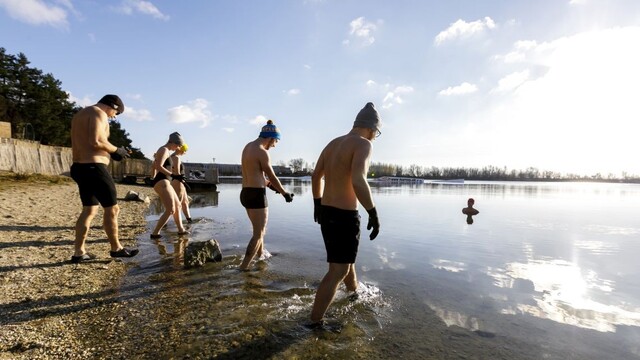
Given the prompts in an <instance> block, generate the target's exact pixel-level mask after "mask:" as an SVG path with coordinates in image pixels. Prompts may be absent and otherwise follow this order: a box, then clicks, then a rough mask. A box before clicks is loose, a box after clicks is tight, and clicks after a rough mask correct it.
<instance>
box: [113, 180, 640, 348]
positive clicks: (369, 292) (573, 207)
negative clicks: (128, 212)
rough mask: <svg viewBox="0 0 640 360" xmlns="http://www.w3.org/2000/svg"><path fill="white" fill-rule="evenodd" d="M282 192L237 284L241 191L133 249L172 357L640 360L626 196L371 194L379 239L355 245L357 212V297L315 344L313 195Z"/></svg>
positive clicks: (632, 192)
mask: <svg viewBox="0 0 640 360" xmlns="http://www.w3.org/2000/svg"><path fill="white" fill-rule="evenodd" d="M285 185H286V187H287V188H289V189H292V190H293V192H294V193H295V197H294V201H293V202H292V203H291V204H287V203H285V201H284V199H283V198H282V197H281V196H280V195H276V194H274V193H272V192H269V194H268V197H269V224H268V230H267V235H266V238H265V248H266V249H267V250H268V251H269V252H270V253H271V254H272V255H273V256H272V257H270V258H268V259H265V260H263V261H259V262H258V263H257V264H256V267H255V269H254V271H251V272H248V273H240V272H237V271H236V267H237V265H238V264H239V263H240V261H241V257H242V256H243V254H244V251H245V248H246V245H247V242H248V240H249V238H250V237H251V233H250V223H249V220H248V219H247V217H246V213H245V210H244V209H243V208H242V206H241V205H240V203H239V193H240V185H239V184H221V185H220V186H219V187H218V193H207V194H201V193H200V194H192V196H193V197H194V205H193V206H192V209H191V212H192V217H193V218H195V219H197V222H196V223H195V224H193V225H192V227H191V231H192V234H191V235H190V238H189V239H183V240H179V238H178V237H177V235H175V232H176V230H175V225H174V224H173V222H172V221H170V223H169V225H168V227H167V229H166V232H165V233H164V235H165V236H164V237H163V239H161V240H159V241H155V242H154V241H151V240H149V239H148V235H145V236H144V237H143V238H141V239H139V242H140V247H141V250H142V251H141V255H142V256H141V257H140V259H138V262H139V263H138V266H137V267H136V268H134V269H133V270H132V271H131V273H130V275H129V276H128V278H127V280H126V281H125V283H128V284H130V285H135V286H137V287H139V288H143V289H146V290H145V291H148V292H149V294H152V295H150V296H155V297H157V298H159V299H160V301H161V302H162V301H166V302H167V303H171V304H173V305H167V306H168V307H171V306H174V307H175V306H176V304H177V305H178V306H179V308H180V310H179V311H177V310H176V311H173V312H172V313H171V314H172V315H171V317H172V319H169V320H166V321H165V320H157V319H156V320H155V321H156V322H158V323H160V325H157V327H158V328H160V329H162V328H163V326H164V329H165V330H167V331H169V330H172V331H174V332H177V333H178V334H179V335H177V336H178V337H179V338H180V345H179V346H177V347H175V348H174V350H172V351H173V353H172V356H176V357H180V356H183V355H184V354H192V355H193V354H204V355H209V356H211V355H212V354H217V355H218V356H219V357H223V356H222V355H225V356H228V357H229V358H242V357H254V358H319V357H323V356H329V358H389V357H403V358H434V359H438V358H442V359H448V358H477V359H493V358H504V359H640V341H639V340H640V266H638V260H637V259H638V254H639V251H638V250H640V222H639V221H638V219H637V213H638V204H639V203H640V186H638V185H628V184H585V183H511V182H504V183H502V182H485V183H480V182H466V183H465V184H464V185H449V184H424V185H388V184H377V183H375V184H374V183H372V191H373V196H374V199H375V201H376V205H377V208H378V214H379V217H380V222H381V232H380V235H379V236H378V238H377V239H376V240H374V241H369V240H368V236H364V235H365V234H367V235H368V232H367V231H366V229H365V228H364V226H365V225H366V212H364V211H363V210H362V209H361V214H362V216H363V228H362V230H363V237H362V240H361V242H360V248H359V249H360V250H359V254H358V260H357V263H356V266H357V271H358V277H359V281H360V283H361V289H360V299H359V300H357V301H355V302H349V301H348V300H347V299H346V296H345V294H344V293H343V292H339V294H338V295H337V298H336V301H335V302H334V305H333V306H332V307H331V308H330V309H329V312H328V314H327V316H328V317H329V318H330V319H332V325H331V327H330V329H329V330H331V331H324V332H320V333H318V332H317V331H315V332H314V331H310V330H308V329H306V328H305V327H304V326H303V324H304V322H305V321H306V320H307V318H308V316H309V312H310V308H311V304H312V302H313V296H314V294H315V288H316V287H317V285H318V283H319V281H320V279H321V278H322V276H323V275H324V273H325V271H326V268H327V264H326V262H325V250H324V245H323V242H322V238H321V234H320V229H319V226H318V225H317V224H315V223H314V222H313V214H312V213H313V206H312V196H311V186H310V183H309V182H304V181H290V182H288V183H287V182H286V181H285ZM469 197H473V198H474V199H475V200H476V204H475V207H476V208H477V209H478V210H479V211H480V213H479V214H478V215H476V216H474V217H473V218H472V220H473V223H472V224H468V221H467V220H468V219H467V217H466V216H465V215H463V214H462V213H461V209H462V208H463V207H465V206H466V200H467V198H469ZM150 210H151V211H150V215H149V216H148V220H149V228H152V227H153V226H154V222H155V221H156V220H157V218H158V215H157V214H158V213H159V212H160V211H161V207H160V205H159V204H157V203H155V204H152V205H151V208H150ZM210 238H215V239H217V240H218V241H219V242H220V244H221V247H222V250H223V254H224V256H225V257H224V260H223V262H222V263H217V264H208V265H207V266H206V267H205V268H203V269H195V270H184V269H182V267H181V258H180V249H181V248H182V247H183V246H184V245H186V243H187V242H188V241H189V242H193V241H204V240H208V239H210ZM154 301H156V303H157V301H159V300H158V299H154ZM180 304H183V305H184V306H180ZM153 310H154V309H151V308H149V309H146V308H145V307H144V306H142V309H139V312H140V316H146V317H149V318H151V317H153V316H154V315H153ZM163 321H165V322H164V323H163ZM165 354H166V353H165ZM221 354H222V355H221Z"/></svg>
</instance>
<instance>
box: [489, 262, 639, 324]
mask: <svg viewBox="0 0 640 360" xmlns="http://www.w3.org/2000/svg"><path fill="white" fill-rule="evenodd" d="M490 275H492V276H493V277H494V279H495V285H496V286H498V287H503V288H517V289H518V290H520V291H523V290H530V292H531V294H532V296H533V299H534V300H535V306H534V305H532V304H526V303H518V304H516V305H515V308H512V307H510V306H509V307H506V308H504V309H503V313H524V314H529V315H533V316H537V317H542V318H546V319H550V320H553V321H557V322H561V323H564V324H569V325H574V326H579V327H583V328H588V329H593V330H598V331H610V332H615V331H616V326H618V325H629V326H640V308H637V307H633V306H631V305H628V304H620V305H613V304H605V303H601V302H599V301H597V300H594V299H593V296H592V295H593V293H594V292H603V293H611V292H612V291H614V289H615V282H614V281H612V280H606V279H601V278H600V277H599V276H598V274H597V273H596V272H595V271H592V270H585V269H582V268H581V267H580V266H579V265H577V264H576V263H573V262H569V261H564V260H559V259H548V260H535V259H529V260H528V262H526V263H520V262H512V263H509V264H507V265H506V267H505V268H504V269H502V270H497V271H496V272H493V273H491V272H490ZM523 281H524V282H525V283H526V284H529V283H530V284H531V285H532V287H531V288H529V286H525V287H522V286H517V285H518V284H522V282H523Z"/></svg>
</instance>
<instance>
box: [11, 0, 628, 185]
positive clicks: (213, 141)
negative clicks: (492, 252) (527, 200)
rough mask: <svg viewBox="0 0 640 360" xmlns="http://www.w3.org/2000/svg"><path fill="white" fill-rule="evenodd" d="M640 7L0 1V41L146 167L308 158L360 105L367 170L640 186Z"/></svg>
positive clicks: (304, 0) (575, 1)
mask: <svg viewBox="0 0 640 360" xmlns="http://www.w3.org/2000/svg"><path fill="white" fill-rule="evenodd" d="M638 44H640V1H637V0H617V1H614V0H541V1H519V0H510V1H507V0H504V1H498V0H495V1H478V0H468V1H465V0H459V1H444V0H443V1H427V0H422V1H420V0H415V1H413V0H397V1H391V0H387V1H375V0H372V1H360V0H341V1H337V0H315V1H313V0H288V1H286V0H282V1H276V0H238V1H231V0H229V1H222V0H221V1H204V0H200V1H196V0H192V1H168V0H164V1H159V0H152V1H140V0H115V1H108V2H107V1H81V0H0V46H2V47H4V48H5V49H6V50H7V52H8V53H10V54H17V53H20V52H22V53H24V54H25V55H26V56H27V58H28V59H29V60H30V61H31V66H33V67H37V68H39V69H42V70H43V71H44V72H47V73H52V74H53V75H54V76H55V77H56V78H57V79H59V80H60V81H61V82H62V87H63V89H64V90H65V91H67V92H68V93H69V94H70V96H71V99H72V100H73V101H75V102H76V103H78V104H80V105H91V104H93V103H95V102H96V101H97V100H98V99H99V98H100V97H101V96H102V95H104V94H107V93H115V94H118V95H120V96H121V97H122V99H123V100H124V102H125V105H126V107H127V110H126V111H125V113H124V114H122V115H121V116H120V117H119V120H120V122H121V123H122V125H123V127H124V128H125V129H126V130H127V131H128V132H129V134H130V138H131V139H132V140H133V143H134V146H136V147H139V148H141V149H142V151H143V152H144V153H145V155H147V156H148V157H149V156H151V155H152V154H153V153H154V152H155V150H156V149H157V148H158V147H159V146H161V145H163V144H164V143H165V142H166V140H167V138H168V135H169V133H171V132H173V131H179V132H180V133H182V134H183V136H184V137H185V139H186V141H187V143H188V144H189V147H190V148H189V152H188V153H187V155H186V156H185V160H186V161H191V162H210V161H213V159H214V158H215V161H216V162H219V163H239V162H240V153H241V151H242V148H243V146H244V145H245V144H246V143H247V142H249V141H251V140H253V139H255V138H256V137H257V135H258V132H259V130H260V126H261V125H263V124H264V123H265V122H266V120H267V119H273V120H274V122H275V123H276V125H277V126H278V127H279V128H280V130H281V132H282V140H281V141H280V143H279V144H278V145H277V147H276V148H274V149H272V150H271V151H270V153H271V158H272V161H273V162H274V164H277V163H280V162H285V163H288V161H289V160H290V159H293V158H303V159H305V160H306V161H307V162H309V163H310V164H311V163H313V162H315V161H316V159H317V157H318V155H319V153H320V151H321V150H322V148H323V147H324V145H325V144H326V143H327V142H328V141H329V140H331V139H332V138H334V137H336V136H339V135H342V134H345V133H347V132H348V131H349V130H350V128H351V126H352V125H353V120H354V118H355V115H356V114H357V112H358V111H359V110H360V108H362V106H364V104H365V103H366V102H368V101H372V102H374V103H375V104H376V106H377V108H378V110H379V112H380V114H381V117H382V120H383V129H382V136H381V137H380V138H379V139H377V140H376V141H375V143H374V153H373V158H372V161H375V162H385V163H393V164H399V165H405V166H408V165H410V164H417V165H420V166H439V167H483V166H486V165H494V166H500V167H502V166H507V167H508V168H509V169H525V168H527V167H529V166H533V167H537V168H539V169H540V170H551V171H559V172H573V173H580V174H595V173H596V172H601V173H602V174H603V175H605V176H606V175H607V174H609V173H614V174H616V175H620V173H621V172H622V171H626V172H628V173H630V174H640V161H638V159H637V155H636V154H637V152H638V150H637V145H636V144H637V142H638V139H637V138H638V134H639V133H640V131H639V130H640V125H638V123H639V120H640V105H638V104H640V101H639V100H638V99H637V98H638V95H639V93H640V92H639V91H638V90H637V88H638V84H639V83H640V67H639V65H638V64H640V48H639V47H638Z"/></svg>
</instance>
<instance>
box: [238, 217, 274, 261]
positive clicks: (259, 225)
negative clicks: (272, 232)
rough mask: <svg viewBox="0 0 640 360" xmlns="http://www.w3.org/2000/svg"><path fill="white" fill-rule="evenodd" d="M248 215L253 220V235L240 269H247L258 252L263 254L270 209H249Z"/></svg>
mask: <svg viewBox="0 0 640 360" xmlns="http://www.w3.org/2000/svg"><path fill="white" fill-rule="evenodd" d="M247 215H248V216H249V220H251V226H252V227H253V235H252V236H251V240H250V241H249V245H247V251H246V252H245V254H244V260H242V264H240V270H247V269H248V268H249V265H250V264H251V261H252V260H253V258H254V257H255V256H256V254H257V253H258V252H260V254H261V255H262V244H263V242H264V234H265V232H266V228H267V218H268V216H269V209H268V208H264V209H247Z"/></svg>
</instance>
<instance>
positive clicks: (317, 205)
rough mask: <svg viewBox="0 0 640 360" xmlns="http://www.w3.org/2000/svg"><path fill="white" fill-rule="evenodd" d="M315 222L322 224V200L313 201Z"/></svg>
mask: <svg viewBox="0 0 640 360" xmlns="http://www.w3.org/2000/svg"><path fill="white" fill-rule="evenodd" d="M313 221H315V222H317V223H318V224H322V198H318V199H313Z"/></svg>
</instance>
